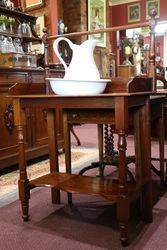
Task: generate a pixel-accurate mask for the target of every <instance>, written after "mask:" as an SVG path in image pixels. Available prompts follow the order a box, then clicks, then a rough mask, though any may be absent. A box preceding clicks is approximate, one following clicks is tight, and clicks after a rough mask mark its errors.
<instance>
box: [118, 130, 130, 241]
mask: <svg viewBox="0 0 167 250" xmlns="http://www.w3.org/2000/svg"><path fill="white" fill-rule="evenodd" d="M118 151H119V197H118V202H117V218H118V221H119V229H120V240H121V243H122V245H123V246H127V245H128V220H129V210H130V203H129V198H128V196H127V195H128V194H127V193H126V182H127V166H126V136H125V132H124V131H123V130H121V131H119V133H118Z"/></svg>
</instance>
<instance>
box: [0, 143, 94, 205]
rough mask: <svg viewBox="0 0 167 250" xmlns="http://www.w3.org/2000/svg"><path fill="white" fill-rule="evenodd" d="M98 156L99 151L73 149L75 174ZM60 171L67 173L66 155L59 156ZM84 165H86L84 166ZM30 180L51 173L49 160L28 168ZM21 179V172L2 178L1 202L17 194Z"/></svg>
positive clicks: (0, 181)
mask: <svg viewBox="0 0 167 250" xmlns="http://www.w3.org/2000/svg"><path fill="white" fill-rule="evenodd" d="M97 156H98V151H97V149H94V148H84V147H76V148H72V170H73V171H74V172H75V171H76V170H79V169H80V168H81V167H84V166H86V165H87V164H89V162H91V161H93V160H95V159H96V158H97ZM59 164H60V171H61V172H64V171H65V159H64V154H60V155H59ZM83 164H84V165H83ZM27 173H28V178H29V179H30V180H31V179H34V178H37V177H39V176H42V175H45V174H47V173H49V160H48V159H46V160H43V161H39V162H37V163H35V164H32V165H29V166H28V167H27ZM18 179H19V170H16V171H12V172H10V173H7V174H5V175H1V176H0V187H1V188H0V200H1V199H4V198H6V197H9V196H11V194H12V193H17V183H18Z"/></svg>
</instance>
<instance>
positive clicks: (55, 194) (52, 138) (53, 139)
mask: <svg viewBox="0 0 167 250" xmlns="http://www.w3.org/2000/svg"><path fill="white" fill-rule="evenodd" d="M56 124H57V123H56V110H55V109H49V110H48V111H47V125H48V141H49V158H50V172H51V173H54V172H59V162H58V144H57V126H56ZM51 199H52V203H53V204H60V190H58V189H54V188H52V189H51Z"/></svg>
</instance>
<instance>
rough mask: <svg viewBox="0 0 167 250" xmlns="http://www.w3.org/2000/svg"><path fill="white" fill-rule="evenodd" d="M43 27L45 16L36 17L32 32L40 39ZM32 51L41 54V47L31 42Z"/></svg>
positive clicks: (37, 43)
mask: <svg viewBox="0 0 167 250" xmlns="http://www.w3.org/2000/svg"><path fill="white" fill-rule="evenodd" d="M44 27H45V16H44V15H42V16H38V18H37V20H36V24H35V27H34V30H35V32H36V34H37V35H38V36H39V37H40V38H41V37H42V36H43V28H44ZM31 49H32V51H36V52H37V53H39V54H42V53H43V47H42V45H41V44H40V43H39V42H33V43H32V44H31Z"/></svg>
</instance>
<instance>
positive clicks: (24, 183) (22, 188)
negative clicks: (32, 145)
mask: <svg viewBox="0 0 167 250" xmlns="http://www.w3.org/2000/svg"><path fill="white" fill-rule="evenodd" d="M17 131H18V144H19V169H20V179H19V182H18V185H19V199H20V201H21V207H22V218H23V220H24V221H28V220H29V199H30V189H29V186H28V184H29V180H28V178H27V172H26V160H25V143H24V134H23V126H21V125H19V126H17Z"/></svg>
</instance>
